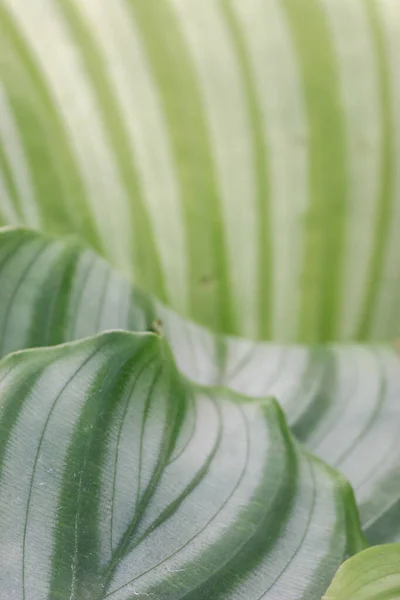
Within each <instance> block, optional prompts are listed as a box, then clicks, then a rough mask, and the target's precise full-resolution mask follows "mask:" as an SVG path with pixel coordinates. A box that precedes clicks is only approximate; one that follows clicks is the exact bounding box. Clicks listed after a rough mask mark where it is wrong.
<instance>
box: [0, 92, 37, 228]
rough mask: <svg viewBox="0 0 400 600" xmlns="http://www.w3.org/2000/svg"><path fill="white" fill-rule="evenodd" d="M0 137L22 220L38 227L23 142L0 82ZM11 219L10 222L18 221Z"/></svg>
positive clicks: (32, 187)
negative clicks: (10, 171) (16, 193)
mask: <svg viewBox="0 0 400 600" xmlns="http://www.w3.org/2000/svg"><path fill="white" fill-rule="evenodd" d="M0 137H2V138H3V140H4V143H3V148H4V153H5V155H6V157H7V160H8V162H9V164H10V167H11V169H12V172H13V181H14V185H15V188H16V190H17V192H18V197H19V201H20V207H21V211H22V214H23V217H24V221H25V223H26V224H27V225H30V226H31V227H39V225H40V218H39V212H38V209H37V203H36V198H35V194H34V186H33V183H32V179H31V175H30V172H29V166H28V163H27V159H26V156H25V152H24V148H23V144H22V143H21V139H20V136H19V132H18V127H17V124H16V122H15V119H14V115H13V112H12V108H11V106H10V104H9V102H8V98H7V96H6V93H5V90H4V88H3V86H2V85H1V84H0ZM0 209H1V211H2V212H3V213H4V210H3V200H1V206H0ZM6 210H7V208H6ZM17 218H18V221H16V220H13V221H11V222H12V223H16V222H19V221H20V220H21V219H20V218H19V217H17Z"/></svg>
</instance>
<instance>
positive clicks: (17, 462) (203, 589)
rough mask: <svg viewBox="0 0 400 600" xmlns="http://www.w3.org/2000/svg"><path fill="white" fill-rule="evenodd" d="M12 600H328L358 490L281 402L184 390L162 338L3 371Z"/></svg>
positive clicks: (350, 543) (2, 557)
mask: <svg viewBox="0 0 400 600" xmlns="http://www.w3.org/2000/svg"><path fill="white" fill-rule="evenodd" d="M0 431H1V437H0V578H1V579H0V580H1V589H0V597H1V598H4V599H7V600H21V598H26V599H28V598H29V599H30V600H42V599H43V600H47V599H49V598H51V599H55V598H60V599H68V600H89V599H90V600H103V599H105V598H109V599H112V600H125V599H126V600H128V599H129V600H132V599H133V598H135V597H140V598H152V597H154V598H157V599H159V600H180V599H185V600H189V599H190V600H194V599H200V598H213V599H215V600H216V599H217V598H229V600H239V599H241V598H243V597H246V598H248V599H249V600H261V598H265V599H271V600H272V599H275V598H278V597H279V598H282V597H283V598H285V599H286V600H292V599H293V600H300V599H303V598H304V599H307V600H311V599H316V600H317V599H318V598H319V597H320V596H321V594H322V593H323V591H324V589H326V586H327V585H328V583H329V581H330V580H331V578H332V576H333V574H334V572H335V570H336V568H337V567H338V566H339V564H340V563H341V561H342V560H343V558H344V556H345V555H346V552H347V550H349V551H351V552H352V551H354V550H356V549H358V548H360V547H361V546H362V545H363V539H362V535H361V532H360V529H359V527H358V522H357V512H356V508H355V505H354V502H353V496H352V492H351V490H350V488H349V486H348V484H347V483H345V482H344V480H343V479H342V478H341V476H339V475H338V474H336V473H335V472H334V471H333V470H331V469H329V468H328V467H325V466H324V465H323V464H322V463H321V462H319V461H318V460H316V459H314V458H313V457H311V456H310V455H309V454H308V453H306V452H304V451H303V450H301V449H300V448H299V447H298V446H297V445H296V444H295V442H294V441H293V438H292V437H291V435H290V433H289V431H288V429H287V427H286V424H285V421H284V418H283V415H282V413H281V410H280V409H279V407H278V405H277V404H276V402H274V401H273V400H263V401H260V402H255V401H248V400H245V399H240V398H237V397H235V396H233V395H232V393H230V392H229V391H227V390H213V389H211V388H210V389H206V388H198V389H195V388H194V387H193V386H192V387H190V386H188V384H187V383H186V382H184V381H183V380H181V378H180V376H179V375H178V372H177V371H176V369H175V366H174V363H173V360H172V358H171V356H170V353H169V350H168V348H167V345H166V343H165V342H164V341H163V340H162V339H161V338H159V337H158V336H157V335H154V334H151V333H147V334H133V333H128V332H122V331H121V332H108V333H105V334H102V335H99V336H97V337H93V338H88V339H86V340H83V341H81V342H75V343H71V344H65V345H61V346H57V347H55V348H47V349H36V350H28V351H23V352H19V353H16V354H13V355H9V356H8V357H6V358H4V359H3V360H2V361H1V363H0Z"/></svg>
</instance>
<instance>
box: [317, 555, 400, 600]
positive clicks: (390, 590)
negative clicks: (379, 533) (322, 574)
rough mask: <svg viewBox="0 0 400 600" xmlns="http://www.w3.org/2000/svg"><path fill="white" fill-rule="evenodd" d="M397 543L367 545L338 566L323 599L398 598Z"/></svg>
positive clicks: (383, 599)
mask: <svg viewBox="0 0 400 600" xmlns="http://www.w3.org/2000/svg"><path fill="white" fill-rule="evenodd" d="M398 598H400V545H399V544H386V545H384V546H376V547H374V548H368V550H364V552H361V553H360V554H357V556H353V557H352V558H350V559H349V560H347V561H346V562H345V563H344V564H343V565H342V566H341V567H340V569H339V571H338V573H337V574H336V576H335V578H334V580H333V582H332V584H331V586H330V587H329V589H328V591H327V592H326V596H324V597H323V599H322V600H398Z"/></svg>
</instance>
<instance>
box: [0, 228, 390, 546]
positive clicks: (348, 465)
mask: <svg viewBox="0 0 400 600" xmlns="http://www.w3.org/2000/svg"><path fill="white" fill-rule="evenodd" d="M159 320H160V321H162V324H160V323H157V321H159ZM160 328H161V329H162V330H163V332H164V334H165V337H166V339H167V340H168V342H169V345H170V347H171V348H172V352H173V354H174V357H175V360H176V362H177V365H178V367H179V369H180V371H181V373H183V374H184V375H185V377H186V378H187V379H188V380H190V381H191V382H194V383H196V384H197V385H203V386H213V387H225V388H230V389H231V390H233V391H234V392H236V393H238V394H241V395H246V396H251V397H255V398H259V399H262V398H265V397H267V396H274V397H276V398H277V399H278V400H279V402H280V403H281V405H282V407H283V410H284V411H285V414H286V418H287V420H288V422H289V425H290V426H291V428H292V431H293V432H294V433H295V435H296V436H297V438H298V439H300V440H301V441H302V442H304V443H305V444H306V446H307V447H308V448H309V449H311V450H312V452H313V453H315V454H316V455H317V456H319V457H321V458H323V459H324V460H325V461H326V462H327V463H329V464H330V465H332V466H334V467H336V468H337V469H339V470H340V471H341V472H342V473H343V474H344V475H345V476H346V477H347V478H348V479H349V481H350V482H351V483H352V485H353V487H354V489H355V492H356V496H357V500H358V503H359V507H360V512H361V518H362V522H363V526H364V529H365V531H366V534H367V537H368V539H369V540H370V541H371V542H373V543H379V542H384V541H394V540H400V518H399V516H400V473H399V464H400V461H399V456H400V439H399V435H398V431H399V426H400V405H399V402H398V398H399V395H400V362H399V359H398V356H397V354H396V353H395V352H394V351H393V350H392V349H391V348H389V347H384V346H356V345H353V346H333V345H331V346H325V347H305V346H279V345H276V344H271V343H254V342H248V341H244V340H240V339H234V338H223V337H218V336H215V335H213V334H211V333H209V332H208V331H207V330H205V329H203V328H201V327H199V326H197V325H194V324H192V323H190V322H187V321H184V320H183V319H182V318H180V317H178V316H177V315H176V314H174V313H173V312H172V311H170V310H169V309H166V308H165V307H163V306H162V305H160V304H159V302H158V301H155V300H153V299H152V298H150V297H149V296H147V295H145V294H143V293H141V292H140V291H139V290H138V289H137V288H134V287H132V286H131V285H130V284H129V283H128V282H127V281H125V280H124V279H123V278H122V277H120V276H119V275H118V274H116V273H115V272H114V271H113V270H112V269H111V268H110V267H109V266H108V265H107V264H106V263H105V262H103V260H101V259H99V258H97V257H96V256H95V255H94V254H93V253H92V252H91V251H90V250H86V249H85V248H84V247H81V246H80V245H79V244H76V243H73V242H67V241H60V240H53V239H51V238H47V237H45V236H42V235H38V234H36V233H33V232H29V231H23V230H6V231H3V232H2V233H0V355H2V356H4V355H5V354H8V353H10V352H13V351H15V350H20V349H23V348H28V347H35V346H36V347H37V346H46V345H51V344H57V343H62V342H67V341H71V340H75V339H79V338H83V337H86V336H90V335H94V334H96V333H98V332H101V331H104V330H107V329H132V330H136V331H149V330H158V329H160Z"/></svg>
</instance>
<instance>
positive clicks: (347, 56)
mask: <svg viewBox="0 0 400 600" xmlns="http://www.w3.org/2000/svg"><path fill="white" fill-rule="evenodd" d="M363 6H365V4H364V2H362V1H360V0H354V1H353V2H348V1H347V0H335V2H331V0H322V7H323V9H324V10H325V14H326V17H327V21H328V25H329V27H330V29H331V34H332V43H333V47H334V49H335V53H336V60H337V64H338V70H339V80H340V94H341V100H342V106H343V116H344V120H345V125H346V142H347V152H348V169H349V173H348V174H349V199H348V210H349V215H348V218H347V223H346V241H345V250H344V256H345V271H344V273H343V280H342V282H341V284H340V293H341V308H340V312H339V315H340V323H339V338H340V339H354V337H355V336H356V333H357V331H356V328H357V325H358V322H359V317H360V312H361V310H362V302H363V299H364V297H365V292H366V285H367V282H368V275H369V269H370V265H371V259H372V251H373V247H374V233H375V224H376V216H377V211H378V209H379V164H380V150H381V146H380V142H381V130H380V105H379V92H378V89H379V82H378V74H377V65H376V59H375V56H374V51H373V45H372V40H371V32H370V30H369V26H368V21H367V18H366V14H365V9H364V8H363Z"/></svg>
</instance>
